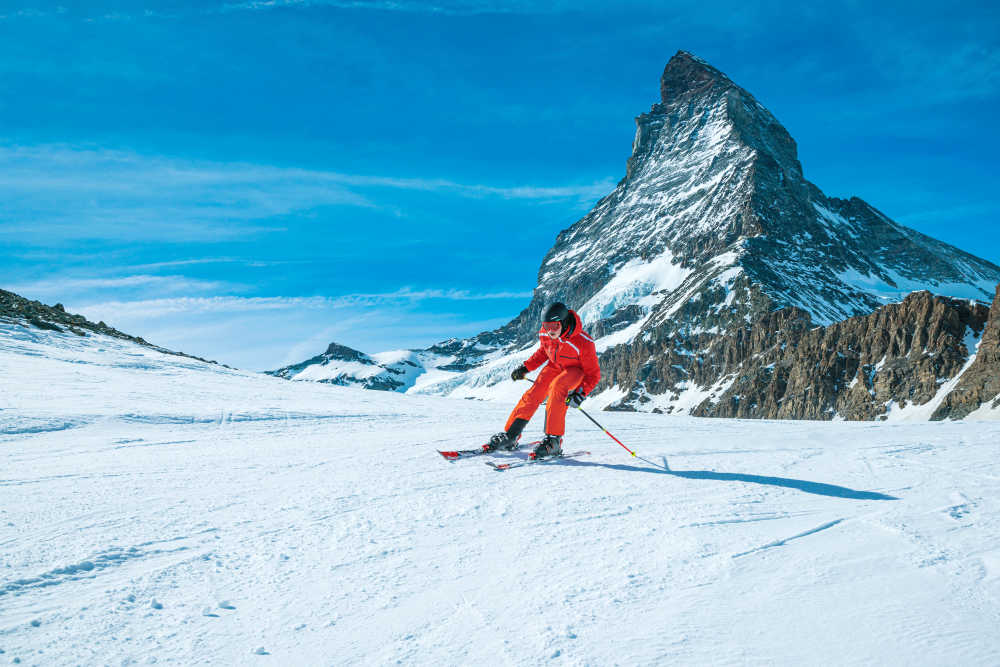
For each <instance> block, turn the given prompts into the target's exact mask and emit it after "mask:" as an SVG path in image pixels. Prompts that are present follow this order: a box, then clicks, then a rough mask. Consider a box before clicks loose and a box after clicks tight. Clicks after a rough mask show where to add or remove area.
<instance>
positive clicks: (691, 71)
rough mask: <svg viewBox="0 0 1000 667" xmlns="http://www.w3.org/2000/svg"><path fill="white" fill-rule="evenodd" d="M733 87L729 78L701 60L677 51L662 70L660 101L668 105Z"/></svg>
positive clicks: (685, 52)
mask: <svg viewBox="0 0 1000 667" xmlns="http://www.w3.org/2000/svg"><path fill="white" fill-rule="evenodd" d="M734 85H735V84H734V83H733V82H732V81H730V80H729V77H727V76H726V75H725V74H723V73H722V72H720V71H719V70H717V69H715V68H714V67H712V66H711V65H709V64H708V63H707V62H705V61H704V60H702V59H701V58H699V57H697V56H695V55H693V54H691V53H688V52H687V51H678V52H677V53H676V54H674V57H673V58H671V59H670V60H669V61H668V62H667V65H666V67H664V68H663V75H662V76H661V77H660V99H661V101H662V102H663V104H670V103H673V102H676V101H678V100H680V99H682V98H685V97H691V96H694V95H699V94H704V93H705V92H707V91H708V90H710V89H712V88H719V87H730V86H734Z"/></svg>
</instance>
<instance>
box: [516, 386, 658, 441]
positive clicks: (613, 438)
mask: <svg viewBox="0 0 1000 667" xmlns="http://www.w3.org/2000/svg"><path fill="white" fill-rule="evenodd" d="M524 379H525V380H527V381H528V382H530V383H531V384H535V381H534V380H532V379H531V378H524ZM576 409H577V410H579V411H580V412H582V413H583V414H584V416H586V417H587V419H589V420H590V421H592V422H594V426H596V427H597V428H599V429H601V430H602V431H604V432H605V433H606V434H607V436H608V437H609V438H611V439H612V440H614V441H615V442H617V443H618V444H619V445H621V446H622V449H624V450H625V451H626V452H628V453H629V454H631V455H632V456H636V454H635V452H633V451H632V450H631V449H629V448H628V447H626V446H625V445H623V444H622V441H621V440H619V439H618V438H616V437H615V436H613V435H612V434H611V431H609V430H608V429H606V428H604V427H603V426H601V425H600V424H598V423H597V420H596V419H594V418H593V417H591V416H590V415H589V414H587V412H586V411H585V410H584V409H583V408H581V407H580V406H579V405H578V406H576ZM637 458H638V457H637ZM643 460H645V459H643Z"/></svg>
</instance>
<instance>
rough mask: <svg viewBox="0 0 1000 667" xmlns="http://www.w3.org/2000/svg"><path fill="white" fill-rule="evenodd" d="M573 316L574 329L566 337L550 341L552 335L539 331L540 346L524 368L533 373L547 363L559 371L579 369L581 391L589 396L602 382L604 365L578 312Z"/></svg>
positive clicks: (571, 312)
mask: <svg viewBox="0 0 1000 667" xmlns="http://www.w3.org/2000/svg"><path fill="white" fill-rule="evenodd" d="M569 314H570V315H571V316H572V317H573V323H574V325H575V326H573V328H572V329H571V330H570V331H569V332H568V333H569V336H567V337H566V338H563V337H559V338H558V339H554V338H549V336H548V335H547V334H546V333H545V332H544V331H542V330H541V329H539V330H538V337H539V338H540V339H541V347H539V348H538V349H537V350H535V353H534V354H532V355H531V357H530V358H529V359H528V360H527V361H525V362H524V367H525V368H527V369H528V370H529V371H533V370H535V369H536V368H538V367H539V366H541V365H542V364H544V363H545V362H546V361H547V362H549V363H550V364H552V365H553V366H555V367H556V368H562V369H566V368H571V367H573V366H578V367H579V368H582V369H583V382H582V383H580V388H581V389H582V390H583V393H584V394H589V393H590V392H591V391H592V390H593V389H594V387H596V386H597V383H598V381H599V380H600V379H601V366H600V365H599V364H598V363H597V350H596V349H595V348H594V339H593V338H591V337H590V336H588V335H587V334H585V333H584V332H583V322H581V321H580V316H579V315H577V314H576V311H573V310H571V311H569Z"/></svg>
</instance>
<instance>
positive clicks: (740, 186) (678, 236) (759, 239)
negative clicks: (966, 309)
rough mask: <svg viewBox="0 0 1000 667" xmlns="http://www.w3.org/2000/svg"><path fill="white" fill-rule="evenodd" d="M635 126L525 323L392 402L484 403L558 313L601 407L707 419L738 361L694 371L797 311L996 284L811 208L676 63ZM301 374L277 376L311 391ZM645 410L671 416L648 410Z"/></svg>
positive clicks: (716, 86) (739, 107)
mask: <svg viewBox="0 0 1000 667" xmlns="http://www.w3.org/2000/svg"><path fill="white" fill-rule="evenodd" d="M636 124H637V131H636V135H635V140H634V142H633V146H632V154H631V157H630V158H629V160H628V163H627V169H626V175H625V177H624V178H623V179H622V180H621V182H619V183H618V185H617V187H616V188H615V189H614V191H613V192H611V193H610V194H609V195H608V196H606V197H604V198H603V199H602V200H601V201H600V202H598V204H597V205H596V206H595V207H594V209H593V210H592V211H590V213H588V214H587V215H586V216H584V217H583V218H582V219H581V220H579V221H578V222H576V223H575V224H574V225H572V226H571V227H570V228H569V229H566V230H564V231H563V232H561V233H560V234H559V236H558V237H557V239H556V243H555V245H554V246H553V247H552V249H551V250H550V251H549V252H548V254H547V255H546V256H545V258H544V259H543V261H542V265H541V268H540V270H539V275H538V285H537V287H536V288H535V291H534V295H533V298H532V300H531V303H530V304H529V305H528V307H527V308H525V309H524V311H522V313H521V314H520V315H519V316H518V317H517V318H515V319H514V320H513V321H511V322H510V323H509V324H507V325H506V326H504V327H502V328H500V329H498V330H496V331H492V332H485V333H483V334H480V335H479V336H476V337H474V338H472V339H469V340H465V341H454V340H453V341H447V342H445V343H442V344H440V345H438V346H435V348H432V350H433V353H434V355H435V357H434V359H435V361H434V364H435V365H434V366H433V368H434V369H435V370H436V369H439V368H441V367H442V366H444V367H447V368H449V369H451V371H452V372H450V373H447V372H446V373H441V372H436V374H435V377H434V378H433V380H429V381H425V382H418V383H416V384H414V385H411V386H409V387H406V386H405V383H404V384H402V385H400V386H399V387H397V389H399V390H405V391H416V392H424V393H438V394H444V395H464V396H476V397H481V398H488V397H491V396H494V395H495V393H496V392H495V390H494V386H495V385H497V383H499V382H502V381H503V380H504V379H505V378H506V376H507V374H508V373H509V370H510V369H511V368H512V367H514V366H516V365H517V363H519V362H520V360H521V359H522V358H523V356H524V353H525V349H526V348H528V347H531V346H532V345H533V344H534V343H535V332H536V330H537V321H538V317H539V315H540V313H541V311H542V310H543V309H544V307H545V306H546V305H547V304H548V303H550V302H551V301H554V300H561V301H565V302H566V303H568V304H570V306H571V307H574V308H576V309H577V310H578V311H579V313H580V315H581V317H582V318H583V320H584V322H585V325H586V327H587V328H588V330H589V331H590V332H591V333H592V334H593V335H594V336H595V338H597V342H598V351H599V352H602V353H604V354H603V356H602V368H603V369H604V375H605V380H604V381H603V382H602V384H601V385H600V386H599V387H598V389H599V390H600V391H602V392H603V395H602V398H601V399H600V402H601V403H602V404H604V405H608V406H612V407H617V408H618V409H649V410H652V409H659V410H678V411H681V412H693V411H698V412H699V414H713V410H712V406H711V400H712V399H713V398H717V396H718V395H719V393H720V391H721V390H722V388H723V385H724V384H725V383H726V382H728V381H729V380H730V379H733V378H735V377H736V374H738V372H739V371H738V369H736V368H734V364H736V365H745V364H748V363H751V364H752V360H750V359H745V358H741V359H734V358H732V355H730V358H729V359H728V360H727V363H726V364H722V365H720V366H719V367H718V368H717V369H715V370H712V369H708V370H707V371H706V369H705V368H704V363H703V361H704V358H705V356H706V355H709V356H711V348H713V347H718V348H719V349H722V348H731V347H732V345H731V343H732V341H733V340H735V339H738V338H739V337H740V336H745V335H746V334H747V332H749V331H750V330H751V329H752V328H753V327H754V326H755V325H756V324H757V323H759V322H760V321H761V320H762V318H766V317H768V315H769V314H770V313H773V312H775V311H778V310H781V309H795V310H796V312H799V313H802V314H804V315H806V316H808V318H809V321H810V322H811V323H812V325H813V326H816V325H820V326H829V325H833V324H835V323H838V322H841V321H843V320H846V319H848V318H852V317H856V316H865V315H869V314H871V313H873V311H875V310H876V309H878V308H879V307H881V306H884V305H886V304H888V303H896V302H900V301H902V300H903V299H904V298H905V297H906V296H907V295H908V294H910V293H912V292H914V291H920V290H926V291H929V292H931V293H933V294H936V295H940V296H947V297H956V298H961V299H971V300H977V301H980V302H983V303H984V304H985V303H988V302H989V301H990V300H991V299H992V296H993V291H994V287H995V286H996V285H997V283H1000V267H997V266H995V265H993V264H991V263H990V262H987V261H985V260H982V259H979V258H977V257H974V256H972V255H970V254H968V253H966V252H963V251H961V250H959V249H957V248H955V247H952V246H950V245H948V244H945V243H942V242H940V241H937V240H935V239H932V238H929V237H927V236H925V235H923V234H920V233H919V232H916V231H914V230H912V229H908V228H906V227H904V226H902V225H899V224H897V223H895V222H893V221H892V220H890V219H889V218H888V217H886V216H885V215H884V214H882V213H881V212H879V211H878V210H876V209H875V208H874V207H872V206H871V205H869V204H867V203H865V202H863V201H861V200H860V199H857V198H851V199H847V200H844V199H837V198H832V197H828V196H826V195H824V194H823V193H822V192H821V191H820V190H819V188H817V187H816V186H815V185H813V184H812V183H810V182H809V181H807V180H806V179H805V178H804V177H803V173H802V167H801V165H800V164H799V161H798V157H797V152H796V145H795V141H794V140H793V139H792V137H791V136H790V135H789V134H788V132H787V131H786V130H785V128H784V127H782V125H781V124H780V123H779V122H778V121H777V119H775V117H774V116H773V115H772V114H771V113H770V112H769V111H768V110H767V109H765V108H764V107H763V106H762V105H761V104H760V103H759V102H758V101H757V100H756V99H755V98H754V97H753V96H752V95H751V94H750V93H749V92H747V91H745V90H744V89H742V88H740V87H739V86H737V85H736V84H735V83H733V82H732V81H731V80H730V79H729V78H728V77H726V76H725V75H724V74H723V73H722V72H720V71H718V70H717V69H715V68H714V67H712V66H711V65H709V64H707V63H705V62H704V61H702V60H700V59H699V58H697V57H695V56H693V55H691V54H689V53H686V52H683V51H682V52H679V53H677V54H676V55H675V56H674V57H673V58H671V60H670V62H669V63H668V64H667V66H666V68H665V69H664V72H663V76H662V77H661V80H660V101H659V102H658V103H656V104H654V105H653V107H652V109H651V110H650V111H649V112H648V113H643V114H641V115H640V116H639V117H638V118H637V119H636ZM961 338H963V337H962V336H959V339H961ZM668 351H669V352H668ZM667 356H673V357H676V358H677V359H678V361H677V362H676V363H672V365H674V366H677V367H678V376H677V377H676V378H673V379H672V380H671V379H670V378H667V379H666V380H665V379H663V378H659V377H658V378H654V380H655V381H653V382H650V381H649V380H650V378H649V377H648V376H647V375H644V374H643V373H642V371H641V369H642V367H643V365H646V364H652V365H656V364H657V362H662V361H663V360H664V359H665V358H666V357H667ZM441 357H446V361H445V363H442V362H441ZM300 366H301V365H300ZM307 370H308V369H307V368H304V367H303V368H299V369H298V370H297V371H294V372H291V371H287V369H282V371H279V373H281V374H282V375H284V376H286V377H291V378H296V379H311V378H310V377H309V373H308V372H307ZM695 376H697V378H695ZM668 380H669V381H668ZM418 385H419V386H418ZM730 385H731V382H730ZM713 394H714V395H715V396H714V397H713ZM650 395H661V396H668V397H676V398H674V399H672V400H671V399H670V398H668V399H667V400H666V401H664V400H658V401H655V402H653V403H655V405H652V404H651V402H650V401H649V400H648V397H649V396H650ZM706 401H709V403H708V404H706V403H705V402H706ZM670 403H672V404H673V405H669V404H670ZM746 416H773V415H769V414H752V415H746ZM786 416H792V417H794V416H804V414H799V415H795V414H792V415H786ZM829 416H835V415H833V414H830V415H829Z"/></svg>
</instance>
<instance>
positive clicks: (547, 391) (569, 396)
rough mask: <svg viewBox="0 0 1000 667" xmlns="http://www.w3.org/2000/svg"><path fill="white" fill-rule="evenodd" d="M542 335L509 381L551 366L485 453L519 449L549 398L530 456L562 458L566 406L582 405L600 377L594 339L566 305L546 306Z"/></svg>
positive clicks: (534, 457)
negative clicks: (540, 433) (542, 434)
mask: <svg viewBox="0 0 1000 667" xmlns="http://www.w3.org/2000/svg"><path fill="white" fill-rule="evenodd" d="M538 337H539V338H540V339H541V342H540V346H539V348H538V349H537V350H535V353H534V354H532V355H531V357H529V358H528V360H527V361H525V362H524V363H523V364H521V365H520V366H518V367H517V368H516V369H514V372H513V373H511V374H510V377H511V379H513V380H523V379H524V376H525V375H527V374H528V373H530V372H531V371H533V370H535V369H536V368H538V367H539V366H541V365H542V364H543V363H545V362H548V364H547V365H546V366H545V368H544V369H543V370H542V372H541V373H539V374H538V377H537V378H535V383H534V384H533V385H531V388H529V389H528V391H526V392H524V395H523V396H522V397H521V400H520V401H519V402H518V404H517V406H516V407H515V408H514V411H513V412H511V413H510V417H508V418H507V426H506V427H505V430H504V431H501V432H500V433H497V434H496V435H494V436H493V437H492V438H490V441H489V444H487V445H485V446H484V447H483V449H484V450H485V451H487V452H492V451H494V450H496V449H508V450H510V449H515V448H516V447H517V441H518V440H519V439H520V437H521V431H522V430H524V427H525V425H526V424H527V423H528V420H530V419H531V417H532V415H534V414H535V410H537V409H538V406H539V405H540V404H541V402H542V401H543V400H547V401H548V402H547V404H546V407H545V439H544V440H542V442H541V444H539V445H538V446H537V447H536V448H535V451H534V452H532V454H531V458H533V459H538V458H543V457H546V456H559V455H561V454H562V436H563V434H564V433H565V432H566V409H567V407H568V406H570V405H572V406H573V407H580V404H581V403H583V400H584V399H585V398H586V397H587V394H589V393H590V392H591V390H593V388H594V387H595V386H596V385H597V382H598V380H600V379H601V368H600V366H599V365H598V363H597V350H596V349H595V348H594V340H593V339H592V338H591V337H590V336H588V335H587V334H585V333H584V332H583V324H582V322H581V321H580V316H579V315H577V314H576V313H575V312H573V311H572V310H570V309H569V308H567V307H566V306H565V304H562V303H559V302H558V301H557V302H555V303H553V304H552V305H551V306H549V307H548V309H547V310H546V311H545V314H544V315H543V316H542V328H541V329H540V330H539V331H538Z"/></svg>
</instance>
